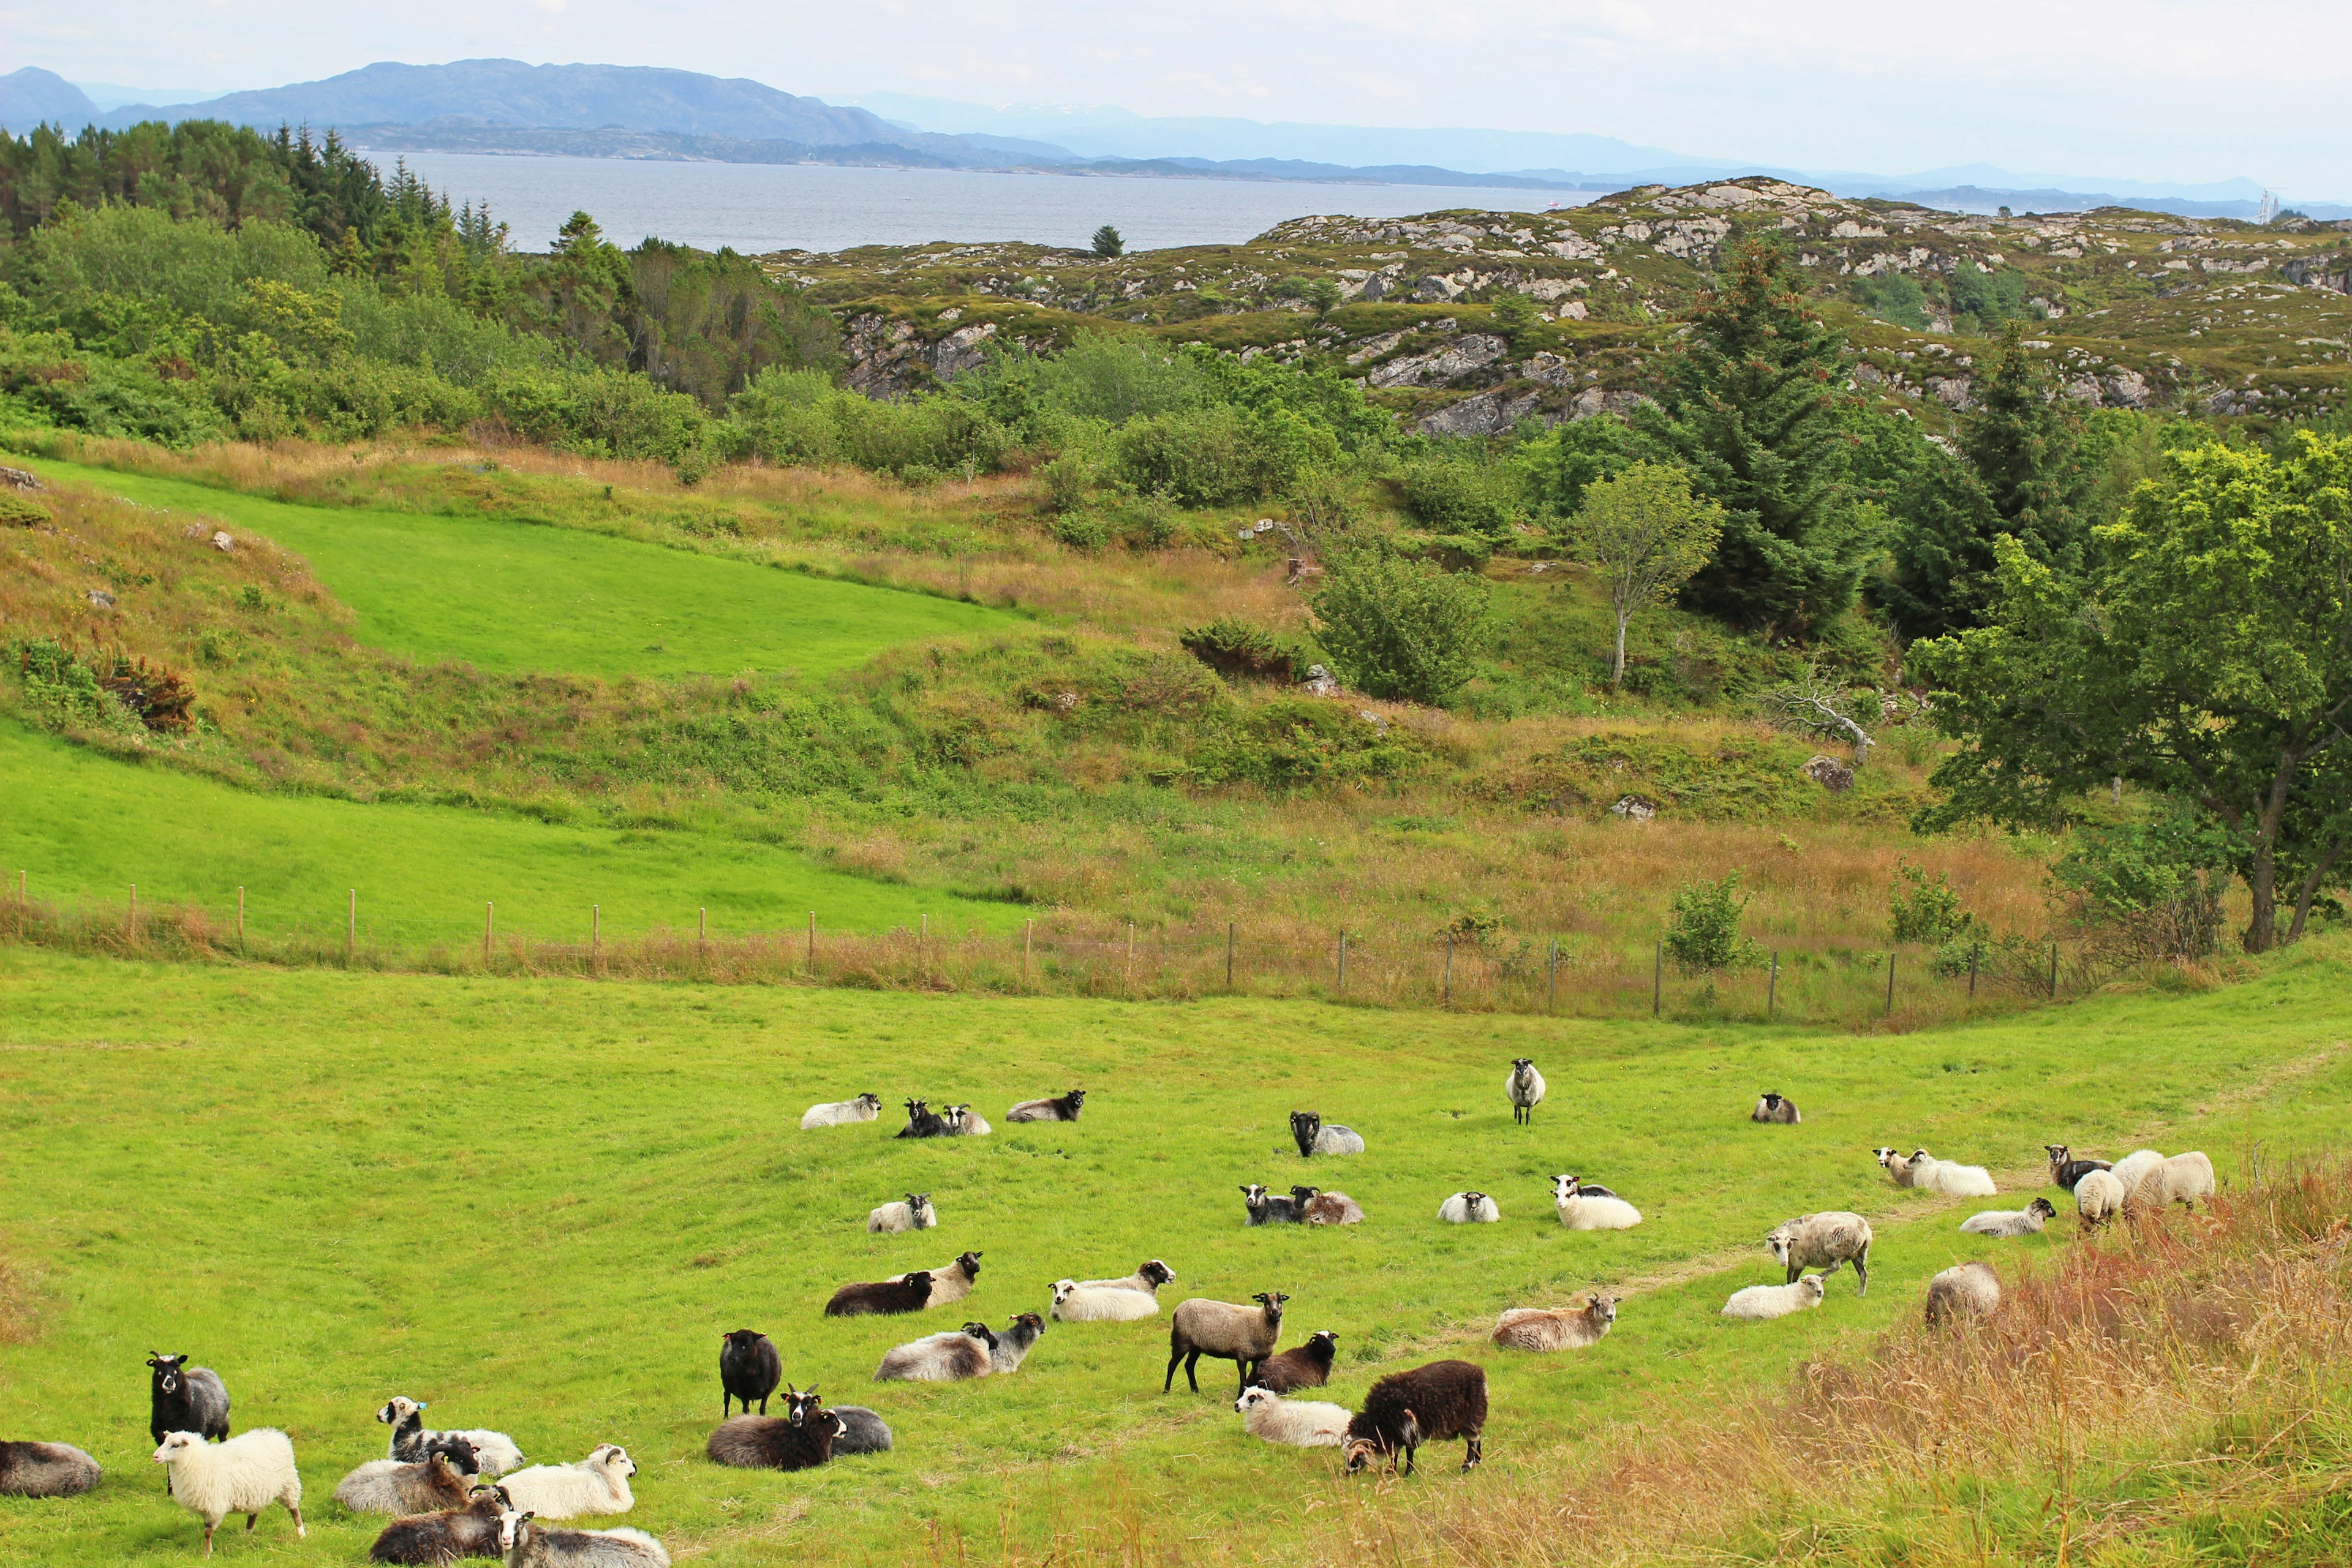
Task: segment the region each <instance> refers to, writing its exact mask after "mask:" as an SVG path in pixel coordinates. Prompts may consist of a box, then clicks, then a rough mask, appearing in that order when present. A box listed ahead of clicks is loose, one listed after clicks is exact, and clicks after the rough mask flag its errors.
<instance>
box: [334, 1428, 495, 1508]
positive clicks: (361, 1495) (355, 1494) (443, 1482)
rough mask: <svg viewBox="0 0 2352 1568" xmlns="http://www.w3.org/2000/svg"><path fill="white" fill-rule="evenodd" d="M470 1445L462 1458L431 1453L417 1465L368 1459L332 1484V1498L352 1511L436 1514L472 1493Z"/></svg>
mask: <svg viewBox="0 0 2352 1568" xmlns="http://www.w3.org/2000/svg"><path fill="white" fill-rule="evenodd" d="M472 1461H473V1445H471V1444H470V1443H469V1444H467V1446H466V1452H465V1455H464V1457H463V1459H462V1461H461V1460H460V1459H458V1458H454V1457H452V1456H451V1455H448V1454H439V1453H436V1454H435V1455H434V1456H433V1457H432V1458H429V1459H426V1460H425V1461H423V1462H422V1463H420V1464H414V1465H411V1464H404V1463H403V1462H402V1461H400V1460H398V1459H370V1460H369V1461H368V1462H367V1463H366V1464H364V1465H362V1466H361V1467H360V1468H357V1469H355V1470H353V1471H352V1473H351V1474H349V1475H347V1476H345V1477H344V1478H343V1479H341V1481H339V1482H337V1483H336V1484H335V1500H336V1501H337V1502H339V1503H341V1504H342V1505H343V1506H344V1507H345V1508H347V1509H349V1510H352V1512H353V1513H437V1512H440V1511H442V1510H447V1509H459V1508H463V1507H465V1506H466V1503H467V1500H468V1499H470V1498H471V1497H472V1496H473V1495H474V1488H473V1483H472V1481H471V1479H470V1477H471V1476H472V1475H473V1473H474V1471H473V1464H472Z"/></svg>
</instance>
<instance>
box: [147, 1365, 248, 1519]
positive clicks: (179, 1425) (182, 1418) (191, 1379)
mask: <svg viewBox="0 0 2352 1568" xmlns="http://www.w3.org/2000/svg"><path fill="white" fill-rule="evenodd" d="M147 1364H148V1366H149V1367H151V1368H152V1369H153V1370H152V1375H151V1378H150V1382H149V1387H148V1391H147V1401H148V1404H147V1411H148V1414H147V1435H148V1436H150V1437H152V1439H154V1440H155V1441H156V1442H158V1443H161V1442H162V1441H163V1436H164V1434H166V1433H169V1432H194V1433H196V1434H197V1435H198V1436H203V1437H207V1438H211V1439H214V1440H218V1439H220V1438H224V1437H226V1436H228V1385H227V1384H224V1383H223V1382H221V1380H220V1373H216V1372H215V1371H214V1370H213V1369H212V1368H210V1367H208V1366H190V1365H189V1364H188V1358H187V1356H186V1355H184V1354H182V1355H157V1354H156V1353H155V1352H152V1351H150V1352H147ZM171 1490H172V1479H171V1474H170V1472H168V1471H166V1472H165V1474H164V1477H163V1492H164V1495H165V1496H167V1497H168V1496H169V1495H171Z"/></svg>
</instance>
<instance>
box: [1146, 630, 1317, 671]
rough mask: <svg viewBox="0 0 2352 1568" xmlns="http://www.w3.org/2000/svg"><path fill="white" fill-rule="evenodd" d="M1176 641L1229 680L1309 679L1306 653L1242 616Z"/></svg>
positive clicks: (1192, 631) (1184, 634)
mask: <svg viewBox="0 0 2352 1568" xmlns="http://www.w3.org/2000/svg"><path fill="white" fill-rule="evenodd" d="M1176 640H1177V641H1178V642H1180V643H1181V644H1182V645H1183V647H1184V651H1185V652H1187V653H1189V654H1191V655H1192V657H1193V658H1197V659H1199V660H1200V661H1201V662H1202V664H1205V665H1207V666H1208V667H1209V668H1211V669H1213V670H1215V671H1216V672H1217V673H1218V674H1220V675H1223V676H1225V677H1227V678H1229V679H1230V678H1247V679H1258V680H1283V681H1295V680H1303V679H1306V678H1307V654H1306V650H1305V649H1303V648H1301V647H1298V646H1297V645H1296V644H1294V643H1291V642H1288V641H1286V640H1285V639H1284V638H1282V637H1278V636H1276V634H1275V633H1274V631H1273V630H1272V629H1271V628H1269V627H1266V626H1260V625H1258V624H1257V623H1256V622H1255V621H1249V620H1244V619H1243V618H1242V617H1241V616H1218V617H1217V618H1216V619H1215V620H1213V621H1211V622H1209V623H1207V624H1206V625H1205V626H1194V627H1192V629H1191V630H1190V631H1187V632H1185V633H1183V634H1182V635H1181V636H1180V637H1178V638H1177V639H1176Z"/></svg>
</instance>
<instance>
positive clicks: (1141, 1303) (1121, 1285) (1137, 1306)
mask: <svg viewBox="0 0 2352 1568" xmlns="http://www.w3.org/2000/svg"><path fill="white" fill-rule="evenodd" d="M1175 1278H1176V1275H1175V1273H1174V1271H1173V1270H1171V1268H1169V1267H1168V1265H1166V1264H1165V1263H1162V1262H1160V1260H1159V1259H1158V1258H1153V1259H1152V1260H1151V1261H1150V1262H1149V1263H1147V1264H1145V1265H1144V1266H1143V1267H1142V1268H1139V1269H1137V1270H1136V1271H1135V1272H1134V1273H1133V1274H1130V1275H1129V1276H1128V1277H1127V1278H1126V1279H1088V1280H1086V1281H1084V1282H1080V1281H1078V1280H1076V1279H1057V1280H1055V1282H1054V1316H1055V1319H1056V1320H1057V1321H1061V1322H1065V1323H1131V1322H1133V1321H1136V1320H1137V1319H1139V1318H1150V1317H1155V1316H1157V1315H1158V1314H1159V1311H1160V1296H1159V1289H1160V1286H1162V1285H1164V1284H1166V1283H1167V1282H1168V1281H1170V1280H1171V1279H1175Z"/></svg>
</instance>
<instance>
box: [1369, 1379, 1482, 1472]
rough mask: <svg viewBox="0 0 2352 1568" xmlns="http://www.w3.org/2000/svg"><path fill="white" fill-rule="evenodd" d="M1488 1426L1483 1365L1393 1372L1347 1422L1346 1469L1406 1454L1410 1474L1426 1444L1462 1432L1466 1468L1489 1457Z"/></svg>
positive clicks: (1375, 1387)
mask: <svg viewBox="0 0 2352 1568" xmlns="http://www.w3.org/2000/svg"><path fill="white" fill-rule="evenodd" d="M1485 1432H1486V1371H1485V1369H1483V1368H1481V1367H1478V1366H1475V1365H1473V1364H1472V1363H1469V1362H1466V1361H1433V1362H1431V1363H1429V1364H1428V1365H1426V1366H1417V1367H1414V1368H1413V1369H1412V1371H1410V1372H1394V1373H1390V1374H1389V1375H1388V1376H1386V1377H1384V1378H1382V1379H1381V1380H1380V1381H1379V1382H1378V1383H1376V1384H1372V1386H1371V1388H1370V1390H1369V1391H1367V1392H1366V1394H1364V1407H1363V1408H1362V1409H1361V1410H1359V1411H1358V1412H1356V1414H1355V1415H1354V1416H1353V1417H1351V1418H1350V1419H1349V1422H1348V1438H1347V1442H1346V1445H1345V1447H1346V1449H1347V1455H1348V1469H1349V1473H1351V1474H1352V1473H1353V1472H1355V1471H1357V1470H1360V1469H1362V1468H1365V1467H1366V1466H1368V1465H1370V1463H1371V1462H1372V1460H1373V1458H1375V1457H1382V1458H1391V1457H1393V1456H1394V1455H1396V1454H1398V1453H1402V1454H1403V1455H1404V1473H1405V1474H1406V1475H1408V1476H1409V1475H1411V1474H1412V1468H1413V1456H1414V1452H1415V1450H1417V1449H1418V1448H1420V1447H1421V1446H1422V1445H1423V1443H1438V1442H1443V1441H1444V1440H1445V1439H1446V1438H1448V1437H1459V1438H1462V1439H1463V1450H1462V1468H1463V1469H1464V1471H1465V1472H1467V1471H1468V1470H1469V1469H1470V1468H1472V1467H1473V1466H1475V1465H1476V1464H1477V1463H1478V1462H1479V1461H1480V1460H1481V1459H1483V1458H1486V1444H1485V1437H1484V1434H1485Z"/></svg>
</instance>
